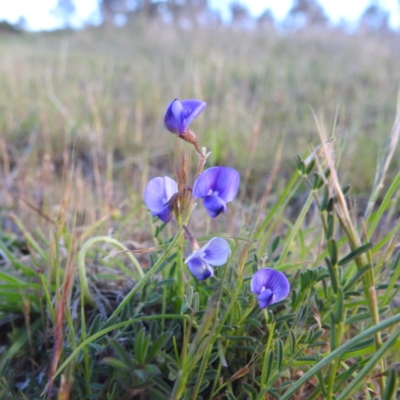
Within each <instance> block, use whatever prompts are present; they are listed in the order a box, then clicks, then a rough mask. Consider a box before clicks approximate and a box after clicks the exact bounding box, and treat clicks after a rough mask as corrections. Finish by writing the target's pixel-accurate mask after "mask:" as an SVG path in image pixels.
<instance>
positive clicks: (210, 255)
mask: <svg viewBox="0 0 400 400" xmlns="http://www.w3.org/2000/svg"><path fill="white" fill-rule="evenodd" d="M230 254H231V249H230V247H229V244H228V242H227V241H226V240H225V239H222V238H220V237H215V238H212V239H211V240H210V241H209V242H208V243H207V244H205V245H204V246H203V247H202V248H201V249H198V250H195V251H193V253H192V254H190V255H189V257H188V258H186V260H185V264H187V266H188V268H189V269H190V272H191V273H192V274H193V275H194V276H195V277H196V278H197V279H199V280H200V281H202V280H204V279H207V278H209V277H210V276H213V275H214V269H213V268H212V267H211V265H214V266H221V265H224V264H225V263H226V262H227V260H228V258H229V255H230Z"/></svg>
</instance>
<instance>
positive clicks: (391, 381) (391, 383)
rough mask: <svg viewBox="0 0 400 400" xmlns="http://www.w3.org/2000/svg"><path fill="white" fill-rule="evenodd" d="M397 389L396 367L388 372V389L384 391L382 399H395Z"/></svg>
mask: <svg viewBox="0 0 400 400" xmlns="http://www.w3.org/2000/svg"><path fill="white" fill-rule="evenodd" d="M397 390H398V386H397V371H396V370H395V369H391V370H389V372H388V378H387V381H386V389H385V393H383V396H382V400H395V399H396V393H397Z"/></svg>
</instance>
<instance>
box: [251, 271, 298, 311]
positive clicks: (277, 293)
mask: <svg viewBox="0 0 400 400" xmlns="http://www.w3.org/2000/svg"><path fill="white" fill-rule="evenodd" d="M250 289H251V291H252V292H253V293H255V294H258V295H260V294H261V293H262V292H264V291H266V290H270V291H271V292H272V293H273V295H274V297H273V301H272V303H271V304H273V303H277V302H278V301H281V300H283V299H284V298H286V297H287V296H288V294H289V291H290V284H289V281H288V280H287V278H286V276H285V275H284V274H283V273H282V272H280V271H276V270H274V269H271V268H263V269H260V270H258V271H257V272H256V273H255V274H254V275H253V277H252V279H251V283H250Z"/></svg>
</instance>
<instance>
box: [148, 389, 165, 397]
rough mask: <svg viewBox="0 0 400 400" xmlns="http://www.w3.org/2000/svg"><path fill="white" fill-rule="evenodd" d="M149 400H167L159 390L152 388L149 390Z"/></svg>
mask: <svg viewBox="0 0 400 400" xmlns="http://www.w3.org/2000/svg"><path fill="white" fill-rule="evenodd" d="M149 399H152V400H165V395H164V394H163V393H161V392H159V391H158V390H157V389H154V388H150V389H149Z"/></svg>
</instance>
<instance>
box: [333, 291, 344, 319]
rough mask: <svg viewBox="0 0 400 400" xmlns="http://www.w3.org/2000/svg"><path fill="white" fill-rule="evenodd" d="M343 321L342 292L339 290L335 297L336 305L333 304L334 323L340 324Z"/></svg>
mask: <svg viewBox="0 0 400 400" xmlns="http://www.w3.org/2000/svg"><path fill="white" fill-rule="evenodd" d="M343 319H344V313H343V290H342V288H339V290H338V292H337V295H336V304H335V322H336V323H337V324H340V323H341V322H342V321H343Z"/></svg>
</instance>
